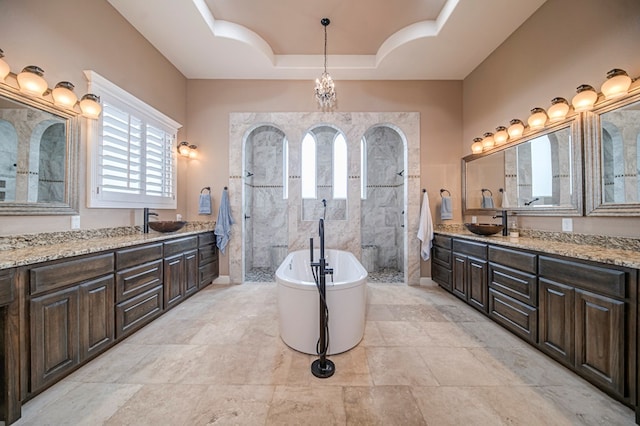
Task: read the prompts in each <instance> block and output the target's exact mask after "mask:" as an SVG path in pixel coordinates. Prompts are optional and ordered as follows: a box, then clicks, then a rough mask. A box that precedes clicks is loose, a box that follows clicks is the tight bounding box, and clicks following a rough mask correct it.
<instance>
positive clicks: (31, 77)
mask: <svg viewBox="0 0 640 426" xmlns="http://www.w3.org/2000/svg"><path fill="white" fill-rule="evenodd" d="M43 75H44V70H43V69H42V68H40V67H38V66H36V65H29V66H26V67H24V68H23V69H22V72H21V73H20V74H18V77H17V79H18V86H19V87H20V91H21V92H23V93H27V94H29V95H35V96H42V95H44V92H46V91H47V81H46V80H45V79H44V77H42V76H43Z"/></svg>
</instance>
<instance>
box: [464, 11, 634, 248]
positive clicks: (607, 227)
mask: <svg viewBox="0 0 640 426" xmlns="http://www.w3.org/2000/svg"><path fill="white" fill-rule="evenodd" d="M639 43H640V2H639V1H637V0H607V1H603V0H547V2H546V3H545V4H544V5H542V7H540V9H538V11H537V12H536V13H535V14H534V15H533V16H532V17H531V18H530V19H529V20H527V21H526V22H525V23H524V24H523V25H522V26H521V27H520V28H519V29H518V30H517V31H516V32H515V33H514V34H512V35H511V37H510V38H509V39H507V40H506V41H505V42H504V43H503V44H502V45H501V46H500V47H499V48H498V49H496V50H495V51H494V52H493V53H492V54H491V55H490V56H489V57H488V58H487V59H486V60H485V61H484V62H483V63H482V64H481V65H480V66H478V67H477V68H476V69H475V70H474V71H473V72H472V73H471V74H470V75H469V76H468V77H467V78H466V79H465V80H464V86H463V87H464V95H463V114H464V131H463V140H462V147H461V151H462V153H463V155H468V154H470V153H471V151H470V146H471V143H472V141H473V138H474V137H476V136H482V134H483V133H484V132H487V131H494V129H495V128H496V127H497V126H499V125H507V124H508V122H509V120H510V119H512V118H520V119H521V120H523V121H526V119H527V117H528V116H529V110H530V109H531V108H534V107H537V106H540V107H542V108H545V109H547V108H548V107H549V105H550V104H551V99H553V98H554V97H556V96H562V97H564V98H566V99H568V100H569V101H570V100H571V98H572V97H573V95H574V94H575V89H576V87H577V86H579V85H580V84H582V83H586V84H591V85H592V86H594V87H595V88H596V89H599V88H600V85H601V84H602V82H603V81H604V80H605V75H606V73H607V71H609V70H610V69H612V68H622V69H625V70H626V71H627V72H628V73H629V75H631V76H632V77H637V76H640V55H639V54H638V52H639V51H640V50H639V49H640V44H639ZM518 225H519V226H525V227H531V228H535V229H547V230H553V231H559V230H561V229H562V228H561V219H560V218H559V217H558V218H531V217H529V218H523V217H520V219H518ZM574 232H580V233H589V234H606V235H628V236H634V237H638V236H640V219H633V218H619V219H612V218H574Z"/></svg>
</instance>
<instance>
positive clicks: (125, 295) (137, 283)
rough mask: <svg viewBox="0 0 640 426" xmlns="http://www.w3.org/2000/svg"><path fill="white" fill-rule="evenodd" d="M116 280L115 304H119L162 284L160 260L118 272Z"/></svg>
mask: <svg viewBox="0 0 640 426" xmlns="http://www.w3.org/2000/svg"><path fill="white" fill-rule="evenodd" d="M116 280H117V281H116V283H117V284H116V303H120V302H122V301H124V300H127V299H129V298H130V297H133V296H136V295H138V294H140V293H143V292H145V291H147V290H148V289H150V288H152V287H156V286H158V285H160V284H162V259H160V260H155V261H153V262H149V263H145V264H144V265H140V266H136V267H133V268H129V269H125V270H123V271H118V272H117V274H116Z"/></svg>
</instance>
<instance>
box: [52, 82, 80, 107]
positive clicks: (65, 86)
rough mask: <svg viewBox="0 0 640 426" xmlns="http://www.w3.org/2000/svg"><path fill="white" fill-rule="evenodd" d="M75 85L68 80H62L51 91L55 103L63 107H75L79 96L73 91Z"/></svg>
mask: <svg viewBox="0 0 640 426" xmlns="http://www.w3.org/2000/svg"><path fill="white" fill-rule="evenodd" d="M74 87H75V86H74V85H73V84H71V83H69V82H68V81H61V82H60V83H58V84H56V87H54V88H53V90H52V91H51V96H52V97H53V103H54V104H56V105H58V106H61V107H65V108H73V106H74V105H75V104H76V102H78V97H77V96H76V94H75V93H73V89H74Z"/></svg>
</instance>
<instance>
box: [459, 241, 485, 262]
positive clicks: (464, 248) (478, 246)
mask: <svg viewBox="0 0 640 426" xmlns="http://www.w3.org/2000/svg"><path fill="white" fill-rule="evenodd" d="M453 251H454V252H456V253H462V254H466V255H468V256H473V257H475V258H478V259H486V258H487V245H486V244H484V243H476V242H473V241H465V240H458V239H454V240H453Z"/></svg>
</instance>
